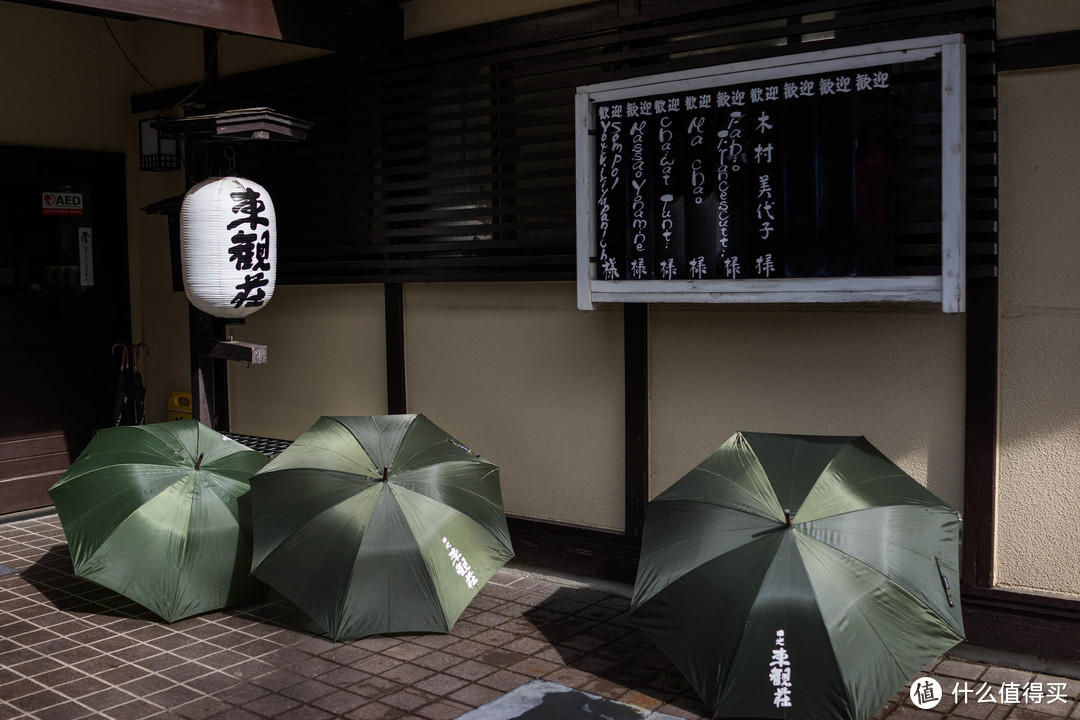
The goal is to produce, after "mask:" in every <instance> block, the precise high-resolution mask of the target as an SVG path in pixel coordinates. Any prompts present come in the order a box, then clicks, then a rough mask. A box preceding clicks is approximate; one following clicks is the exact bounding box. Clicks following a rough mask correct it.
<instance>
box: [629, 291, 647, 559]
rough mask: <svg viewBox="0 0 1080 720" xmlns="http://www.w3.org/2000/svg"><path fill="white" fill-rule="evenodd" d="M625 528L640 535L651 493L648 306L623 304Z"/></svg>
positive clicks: (631, 536)
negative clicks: (646, 504)
mask: <svg viewBox="0 0 1080 720" xmlns="http://www.w3.org/2000/svg"><path fill="white" fill-rule="evenodd" d="M623 367H624V371H623V372H624V375H623V384H624V394H625V405H626V407H625V417H624V422H625V424H626V440H625V442H626V447H625V449H624V457H625V463H626V471H625V476H626V489H625V503H626V510H625V517H626V520H625V532H626V535H627V536H628V537H630V538H634V539H635V540H640V539H641V532H642V529H643V528H644V527H645V503H646V502H648V499H649V497H648V495H649V306H648V305H646V304H645V303H626V304H625V305H623Z"/></svg>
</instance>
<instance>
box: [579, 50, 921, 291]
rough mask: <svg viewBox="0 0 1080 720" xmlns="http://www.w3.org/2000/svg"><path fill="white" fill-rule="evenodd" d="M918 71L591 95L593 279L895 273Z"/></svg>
mask: <svg viewBox="0 0 1080 720" xmlns="http://www.w3.org/2000/svg"><path fill="white" fill-rule="evenodd" d="M928 68H929V69H930V70H933V68H932V62H931V65H930V66H903V67H900V66H896V65H881V66H870V67H860V68H855V69H848V70H841V71H835V72H825V73H817V74H812V75H803V76H796V77H791V78H786V79H784V78H781V79H770V80H764V81H759V82H751V83H745V84H734V85H723V86H716V87H710V88H702V89H694V90H692V91H689V92H681V93H670V94H664V95H656V96H651V95H643V96H641V97H634V98H629V99H619V100H617V101H607V102H599V103H595V104H594V106H593V108H592V112H593V113H594V117H593V118H592V125H593V127H594V128H595V134H596V143H595V153H594V158H593V162H594V164H595V165H594V176H595V178H596V193H597V203H596V217H595V223H596V227H595V233H596V256H595V258H594V260H595V262H596V275H595V277H596V278H597V279H601V280H705V279H735V280H739V279H747V278H756V279H768V278H797V277H844V276H865V275H879V276H880V275H884V276H887V275H892V274H894V273H895V272H896V252H895V236H896V233H897V224H898V223H897V216H898V212H902V211H903V205H904V202H908V201H910V202H912V203H915V202H916V201H917V198H909V199H908V200H903V199H902V200H901V201H900V202H899V203H898V201H897V198H898V196H899V197H902V198H903V197H905V196H904V190H903V183H904V175H903V172H902V170H903V168H902V163H897V161H896V155H897V153H898V152H902V151H903V148H904V146H905V142H906V140H905V138H906V137H907V136H908V135H910V134H911V128H912V127H915V125H917V123H918V122H920V121H918V120H915V121H912V120H911V118H917V117H918V114H917V112H916V111H917V109H918V108H917V106H918V103H919V102H920V98H923V97H924V96H927V97H931V98H934V97H936V96H935V95H934V93H937V92H939V91H938V89H937V87H936V86H935V87H922V86H920V85H919V84H918V83H917V82H912V83H910V84H907V83H906V79H914V80H915V81H917V80H919V79H920V78H921V75H920V73H921V72H923V71H925V70H927V69H928ZM931 75H933V73H932V72H931ZM913 88H914V89H915V91H914V92H912V90H913ZM904 117H908V118H909V120H908V121H905V120H904ZM913 207H914V205H913Z"/></svg>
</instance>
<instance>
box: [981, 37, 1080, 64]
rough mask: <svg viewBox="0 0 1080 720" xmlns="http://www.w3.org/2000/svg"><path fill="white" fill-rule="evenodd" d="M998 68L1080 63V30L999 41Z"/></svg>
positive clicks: (997, 46)
mask: <svg viewBox="0 0 1080 720" xmlns="http://www.w3.org/2000/svg"><path fill="white" fill-rule="evenodd" d="M996 49H997V65H998V70H1034V69H1036V68H1048V67H1059V66H1062V65H1076V64H1078V63H1080V30H1066V31H1064V32H1057V33H1048V34H1046V35H1026V36H1024V37H1016V38H1005V39H1002V40H998V41H997V44H996Z"/></svg>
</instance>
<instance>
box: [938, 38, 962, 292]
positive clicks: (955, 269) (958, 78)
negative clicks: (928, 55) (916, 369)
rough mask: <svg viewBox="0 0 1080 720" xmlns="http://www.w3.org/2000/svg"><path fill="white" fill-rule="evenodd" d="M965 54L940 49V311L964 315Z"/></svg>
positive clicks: (954, 47) (957, 48) (950, 46)
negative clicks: (962, 313)
mask: <svg viewBox="0 0 1080 720" xmlns="http://www.w3.org/2000/svg"><path fill="white" fill-rule="evenodd" d="M966 61H967V54H966V52H965V49H964V44H963V42H959V41H958V42H955V43H947V44H945V45H944V46H942V49H941V116H942V117H941V229H942V230H941V232H942V238H941V280H942V289H941V290H942V292H941V310H942V311H943V312H947V313H957V312H964V309H965V307H966V297H965V295H966V288H965V282H966V279H967V244H966V243H965V232H966V229H967V121H966V101H967V93H966V92H965V88H966V87H967V62H966Z"/></svg>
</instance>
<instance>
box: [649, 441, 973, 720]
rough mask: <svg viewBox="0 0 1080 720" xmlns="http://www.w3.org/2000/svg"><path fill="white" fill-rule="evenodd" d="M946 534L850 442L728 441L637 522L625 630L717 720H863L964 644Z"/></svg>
mask: <svg viewBox="0 0 1080 720" xmlns="http://www.w3.org/2000/svg"><path fill="white" fill-rule="evenodd" d="M959 535H960V519H959V516H958V514H957V512H956V511H955V510H953V509H952V508H950V507H948V506H947V505H946V504H945V503H943V502H942V501H941V500H940V499H938V498H937V497H936V496H935V495H934V494H933V493H931V492H930V491H929V490H927V489H926V488H924V487H923V486H922V485H920V484H919V483H918V482H916V481H915V480H914V479H912V478H911V477H910V476H908V475H907V474H905V473H904V472H903V471H902V470H900V469H899V468H898V467H897V466H896V465H894V464H893V463H892V462H891V461H890V460H888V458H886V457H885V456H884V455H882V454H881V453H880V452H879V451H878V450H877V449H876V448H874V447H873V446H872V445H871V444H870V443H869V442H867V441H866V439H865V438H861V437H827V436H794V435H770V434H762V433H737V434H736V435H734V436H733V437H732V438H731V439H729V440H728V441H727V442H726V443H725V444H724V445H722V446H721V447H720V448H719V449H718V450H717V451H716V452H714V453H713V454H712V455H710V456H709V457H708V458H706V459H705V460H704V461H703V462H702V463H701V464H700V465H698V466H697V467H696V468H694V469H693V470H691V471H690V472H689V473H688V474H687V475H686V476H684V477H683V478H682V479H680V480H679V481H678V482H676V483H675V484H674V485H672V486H671V487H670V488H669V489H668V490H666V491H665V492H663V493H661V494H660V495H658V496H657V497H656V498H655V499H653V500H652V501H651V502H650V503H649V504H648V505H647V507H646V515H645V530H644V537H643V543H642V554H641V562H640V565H639V567H638V576H637V581H636V583H635V586H634V597H633V600H632V602H631V607H630V618H631V620H632V621H633V622H634V623H635V624H636V625H637V626H638V627H640V628H641V629H642V630H643V631H644V632H645V634H646V635H648V636H649V637H650V638H652V639H653V641H654V642H656V643H657V645H658V646H659V647H660V648H661V649H662V650H663V651H664V652H665V654H667V655H668V657H669V658H671V660H672V662H674V663H675V665H676V666H677V667H678V668H679V670H680V671H681V672H682V673H683V674H684V675H685V676H686V678H687V680H688V681H689V682H690V684H691V685H692V686H693V687H694V689H695V690H696V691H697V692H698V694H699V695H700V696H701V698H702V700H703V701H704V702H705V704H706V705H707V706H708V707H709V709H710V711H711V712H712V713H713V714H714V716H716V717H761V718H801V719H820V720H837V719H839V718H851V719H852V720H864V719H865V718H869V717H871V716H872V715H873V714H874V713H875V712H876V711H877V710H878V709H879V708H880V707H881V706H882V705H884V704H885V703H886V702H887V701H888V700H889V699H890V698H891V697H893V695H895V694H896V692H897V691H898V690H899V689H900V688H901V687H902V686H903V685H904V684H905V683H906V682H907V681H908V680H910V679H911V677H912V676H913V675H915V674H916V673H918V671H919V670H921V669H922V668H923V667H925V666H926V664H927V663H929V662H930V661H931V660H933V659H934V658H936V657H938V656H939V655H940V654H942V653H943V652H945V651H946V650H948V649H949V648H951V647H952V646H953V645H955V644H956V643H958V642H960V641H961V640H963V638H964V631H963V624H962V621H961V616H960V599H959V593H958V592H957V591H956V590H950V588H957V587H958V577H957V576H958V568H959Z"/></svg>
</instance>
